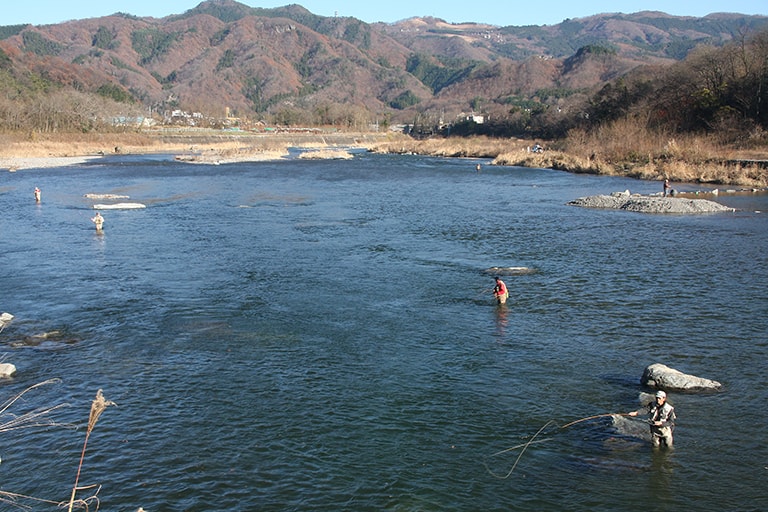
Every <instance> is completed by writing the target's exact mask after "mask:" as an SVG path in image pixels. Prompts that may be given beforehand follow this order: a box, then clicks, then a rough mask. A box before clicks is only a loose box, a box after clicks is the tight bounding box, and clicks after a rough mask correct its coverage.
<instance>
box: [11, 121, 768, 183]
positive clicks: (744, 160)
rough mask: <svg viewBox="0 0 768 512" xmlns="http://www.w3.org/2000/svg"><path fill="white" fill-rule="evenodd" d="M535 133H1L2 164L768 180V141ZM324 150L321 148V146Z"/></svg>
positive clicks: (16, 166)
mask: <svg viewBox="0 0 768 512" xmlns="http://www.w3.org/2000/svg"><path fill="white" fill-rule="evenodd" d="M535 144H537V141H530V140H524V139H499V138H489V137H470V138H459V137H452V138H443V137H435V138H429V139H421V140H417V139H413V138H411V137H408V136H406V135H403V134H398V133H392V132H370V133H356V132H355V133H353V132H350V133H346V132H338V131H282V132H263V133H253V132H238V131H231V132H226V131H221V130H202V129H167V130H155V131H146V132H129V133H106V134H61V135H46V136H43V135H30V136H27V137H22V136H19V135H3V136H0V169H7V170H10V171H15V170H20V169H25V168H41V167H61V166H65V165H73V164H78V163H82V162H84V161H86V160H87V159H90V158H97V157H99V156H104V155H107V154H148V153H164V154H172V155H174V156H175V157H176V158H177V159H178V160H183V161H187V162H193V163H204V164H221V163H231V162H242V161H263V160H274V159H279V158H284V157H285V156H286V155H287V154H288V149H289V148H296V147H300V148H308V149H309V148H311V149H316V150H319V151H317V152H313V154H312V155H311V157H312V158H342V157H344V155H343V154H342V153H343V152H344V151H345V150H347V149H352V148H356V149H365V150H368V151H371V152H375V153H387V154H419V155H427V156H437V157H450V158H477V159H487V160H488V163H487V164H486V165H501V166H519V167H535V168H544V169H556V170H561V171H566V172H573V173H588V174H596V175H607V176H626V177H630V178H636V179H641V180H650V181H661V180H664V179H669V180H671V181H673V182H676V183H696V184H707V185H724V186H740V187H749V188H755V189H763V188H766V187H768V149H766V150H765V151H759V150H750V151H746V150H720V152H719V153H716V154H714V155H713V153H712V152H713V150H712V149H710V151H709V152H707V154H701V153H702V152H699V153H697V154H696V155H695V156H686V155H688V154H689V153H686V152H684V151H678V153H679V155H680V156H674V155H672V154H668V155H666V156H665V157H664V158H654V157H653V155H648V157H647V158H645V159H644V160H638V159H637V158H634V157H632V155H628V156H627V157H626V158H624V159H619V158H616V157H615V156H614V157H611V158H607V157H605V156H601V155H599V154H596V153H595V154H590V155H588V156H587V157H583V156H580V153H581V152H583V151H579V150H576V149H574V150H573V151H569V150H568V149H567V147H566V146H567V144H566V143H565V142H558V143H553V144H551V145H549V144H547V143H543V146H544V150H543V151H541V152H534V151H532V148H533V146H534V145H535ZM320 150H322V151H320Z"/></svg>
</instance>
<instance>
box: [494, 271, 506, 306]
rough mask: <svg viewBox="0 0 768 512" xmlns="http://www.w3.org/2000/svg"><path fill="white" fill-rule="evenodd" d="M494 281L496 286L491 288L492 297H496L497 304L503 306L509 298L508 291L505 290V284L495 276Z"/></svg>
mask: <svg viewBox="0 0 768 512" xmlns="http://www.w3.org/2000/svg"><path fill="white" fill-rule="evenodd" d="M495 279H496V286H494V287H493V296H494V297H496V301H497V302H498V303H499V304H504V303H506V302H507V299H508V298H509V290H507V285H506V283H504V281H502V280H501V278H500V277H499V276H496V278H495Z"/></svg>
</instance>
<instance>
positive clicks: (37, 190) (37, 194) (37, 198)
mask: <svg viewBox="0 0 768 512" xmlns="http://www.w3.org/2000/svg"><path fill="white" fill-rule="evenodd" d="M40 194H41V192H40V189H39V188H37V187H35V202H36V203H39V202H40Z"/></svg>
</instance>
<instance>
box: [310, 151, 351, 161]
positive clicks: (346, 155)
mask: <svg viewBox="0 0 768 512" xmlns="http://www.w3.org/2000/svg"><path fill="white" fill-rule="evenodd" d="M299 158H301V159H304V160H349V159H351V158H353V156H352V153H350V152H349V151H347V150H345V149H319V150H316V151H304V152H302V153H301V154H300V155H299Z"/></svg>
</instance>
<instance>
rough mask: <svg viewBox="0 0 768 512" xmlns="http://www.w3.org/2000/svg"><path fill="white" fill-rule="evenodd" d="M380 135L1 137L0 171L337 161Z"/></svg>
mask: <svg viewBox="0 0 768 512" xmlns="http://www.w3.org/2000/svg"><path fill="white" fill-rule="evenodd" d="M387 136H388V135H387V134H381V133H343V132H298V131H297V132H268V133H267V132H265V133H250V132H223V131H221V130H183V129H179V130H158V131H147V132H140V133H107V134H61V135H46V136H42V135H35V136H28V137H22V136H19V135H3V136H0V169H3V170H8V171H12V172H13V171H17V170H22V169H30V168H49V167H63V166H67V165H77V164H80V163H83V162H86V161H88V160H89V159H93V158H99V157H101V156H104V155H110V154H112V155H115V154H126V155H127V154H171V155H175V156H176V158H177V159H179V160H184V161H190V162H195V163H209V164H210V163H214V164H216V163H230V162H242V161H260V160H274V159H279V158H283V157H284V156H285V155H287V154H288V148H292V147H293V148H296V147H300V148H307V149H317V150H325V152H322V151H318V152H313V156H317V157H321V156H323V155H326V156H327V157H328V158H339V157H340V156H339V155H340V152H341V151H342V148H362V149H369V148H371V147H373V146H374V145H376V144H378V143H379V142H381V141H382V140H385V139H386V137H387Z"/></svg>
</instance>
